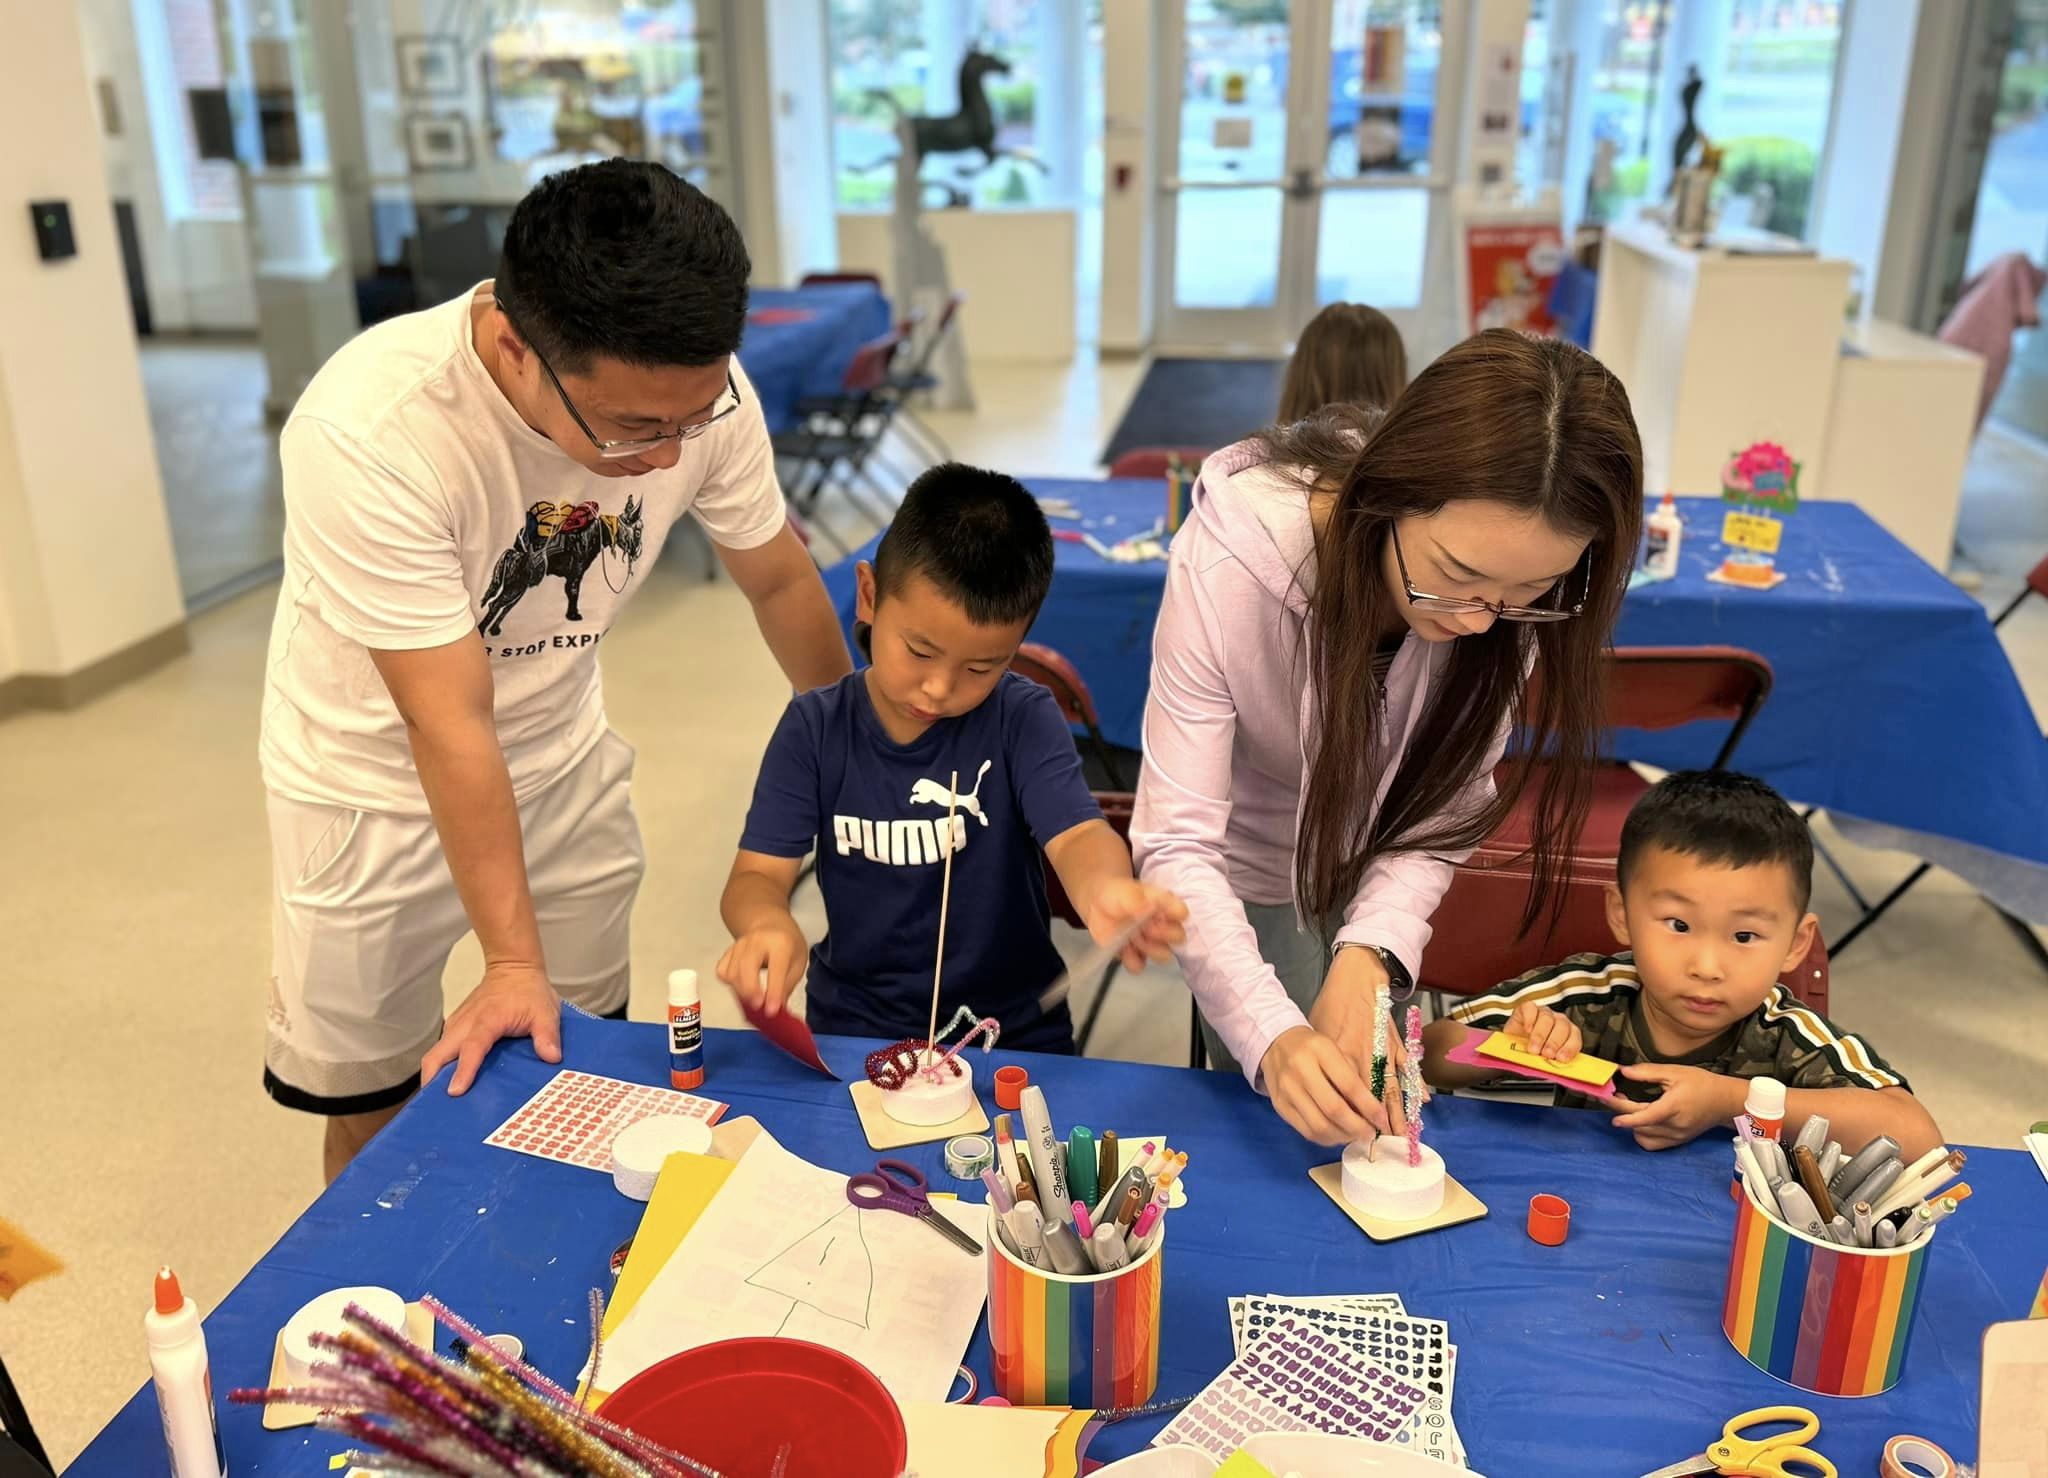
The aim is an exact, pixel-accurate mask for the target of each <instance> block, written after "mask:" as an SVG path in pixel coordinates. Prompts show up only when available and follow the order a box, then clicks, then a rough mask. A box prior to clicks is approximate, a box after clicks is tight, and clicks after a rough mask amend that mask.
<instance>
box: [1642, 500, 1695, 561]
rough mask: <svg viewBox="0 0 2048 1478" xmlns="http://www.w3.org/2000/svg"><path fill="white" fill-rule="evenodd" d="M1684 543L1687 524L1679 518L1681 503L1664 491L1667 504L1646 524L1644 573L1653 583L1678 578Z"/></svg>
mask: <svg viewBox="0 0 2048 1478" xmlns="http://www.w3.org/2000/svg"><path fill="white" fill-rule="evenodd" d="M1684 539H1685V520H1684V519H1683V518H1682V517H1680V516H1679V512H1678V500H1677V499H1676V498H1674V497H1672V495H1671V490H1670V489H1669V488H1666V489H1665V490H1664V501H1663V502H1661V503H1659V504H1658V505H1657V507H1656V510H1655V511H1654V512H1653V513H1651V514H1650V516H1649V517H1648V518H1646V519H1644V520H1643V571H1644V573H1646V574H1648V575H1649V576H1650V578H1651V579H1653V580H1670V579H1673V578H1675V577H1676V576H1677V574H1678V546H1679V545H1680V544H1681V543H1682V542H1683V541H1684Z"/></svg>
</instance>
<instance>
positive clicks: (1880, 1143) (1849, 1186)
mask: <svg viewBox="0 0 2048 1478" xmlns="http://www.w3.org/2000/svg"><path fill="white" fill-rule="evenodd" d="M1898 1157H1899V1142H1898V1141H1897V1140H1896V1139H1893V1138H1892V1137H1891V1136H1890V1135H1889V1134H1880V1135H1878V1137H1877V1138H1875V1139H1873V1140H1872V1141H1870V1143H1869V1144H1866V1145H1865V1146H1863V1148H1862V1149H1860V1150H1858V1151H1856V1153H1855V1154H1853V1155H1851V1156H1850V1157H1849V1158H1848V1159H1846V1160H1844V1161H1843V1162H1842V1163H1841V1164H1840V1165H1838V1166H1837V1167H1836V1168H1835V1173H1834V1174H1833V1175H1830V1176H1829V1177H1828V1194H1829V1195H1831V1196H1833V1197H1834V1198H1835V1199H1836V1200H1837V1201H1839V1200H1842V1199H1843V1198H1844V1197H1845V1196H1846V1195H1847V1193H1848V1192H1850V1191H1853V1190H1855V1189H1856V1188H1857V1187H1858V1186H1860V1185H1862V1183H1863V1182H1864V1180H1865V1179H1867V1178H1868V1177H1869V1175H1870V1172H1871V1171H1873V1170H1875V1169H1877V1167H1878V1166H1880V1165H1882V1164H1883V1163H1884V1162H1885V1161H1887V1160H1896V1159H1897V1158H1898ZM1855 1199H1856V1200H1867V1199H1868V1198H1867V1197H1862V1196H1859V1197H1857V1198H1855ZM1850 1204H1852V1205H1853V1204H1854V1201H1852V1202H1851V1203H1850Z"/></svg>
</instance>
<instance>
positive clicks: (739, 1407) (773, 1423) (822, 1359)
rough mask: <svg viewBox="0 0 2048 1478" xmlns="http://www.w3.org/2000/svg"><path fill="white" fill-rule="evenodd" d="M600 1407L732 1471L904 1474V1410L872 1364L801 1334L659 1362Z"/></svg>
mask: <svg viewBox="0 0 2048 1478" xmlns="http://www.w3.org/2000/svg"><path fill="white" fill-rule="evenodd" d="M599 1414H600V1415H602V1416H604V1417H606V1418H607V1419H608V1420H611V1421H615V1422H617V1423H618V1424H619V1425H620V1426H623V1427H630V1428H632V1429H633V1430H634V1431H636V1432H638V1433H639V1434H640V1435H641V1436H643V1437H647V1438H651V1439H652V1440H653V1441H655V1442H659V1443H660V1444H661V1445H662V1446H663V1447H667V1448H670V1449H672V1450H673V1451H676V1452H679V1453H681V1454H683V1455H684V1456H685V1457H687V1458H690V1459H691V1460H692V1461H694V1462H698V1463H702V1464H703V1465H704V1466H705V1467H707V1468H716V1469H718V1470H719V1471H720V1472H724V1473H766V1472H769V1471H771V1470H772V1469H773V1468H774V1466H775V1460H776V1457H777V1456H778V1455H779V1454H780V1453H781V1452H782V1451H783V1450H784V1448H785V1447H786V1448H787V1449H788V1454H789V1455H788V1457H787V1458H786V1459H785V1461H784V1463H783V1467H782V1472H783V1473H784V1474H785V1475H786V1478H898V1475H899V1474H901V1473H902V1472H903V1470H904V1469H905V1468H906V1467H908V1466H909V1460H910V1442H909V1438H908V1437H907V1436H906V1435H905V1434H904V1430H903V1413H902V1412H901V1411H899V1410H898V1409H897V1407H896V1402H895V1400H894V1398H893V1397H891V1396H890V1395H889V1392H888V1389H887V1388H886V1387H885V1386H883V1384H882V1383H881V1382H880V1381H879V1380H877V1379H875V1377H874V1374H873V1373H872V1372H871V1371H869V1370H868V1368H867V1367H866V1366H865V1365H862V1364H861V1363H860V1362H859V1361H857V1360H854V1359H852V1358H851V1357H850V1356H847V1355H842V1354H840V1353H839V1352H838V1351H837V1350H828V1349H827V1348H825V1346H823V1345H814V1344H811V1343H809V1342H807V1341H805V1340H800V1339H728V1340H721V1341H719V1342H718V1343H716V1344H709V1345H699V1346H698V1347H697V1348H696V1349H694V1350H685V1351H683V1353H682V1354H680V1355H671V1356H669V1358H668V1359H666V1360H664V1361H662V1362H661V1363H660V1364H659V1365H650V1366H649V1367H648V1368H647V1369H645V1370H643V1371H641V1372H640V1373H639V1374H638V1375H636V1376H634V1377H633V1378H632V1379H631V1380H629V1381H627V1382H626V1383H625V1384H624V1385H623V1386H621V1387H619V1389H618V1390H616V1391H614V1392H613V1393H612V1395H611V1398H610V1399H609V1400H608V1401H606V1402H605V1403H604V1405H603V1406H602V1407H601V1408H599Z"/></svg>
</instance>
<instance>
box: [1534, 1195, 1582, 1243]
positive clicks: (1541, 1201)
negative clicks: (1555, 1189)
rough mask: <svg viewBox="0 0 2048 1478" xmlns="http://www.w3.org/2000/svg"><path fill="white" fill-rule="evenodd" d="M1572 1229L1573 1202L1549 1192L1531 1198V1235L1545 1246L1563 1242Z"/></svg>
mask: <svg viewBox="0 0 2048 1478" xmlns="http://www.w3.org/2000/svg"><path fill="white" fill-rule="evenodd" d="M1571 1229H1572V1203H1571V1202H1569V1201H1567V1200H1566V1199H1565V1198H1564V1197H1563V1196H1553V1195H1551V1194H1549V1193H1548V1192H1544V1193H1542V1194H1539V1195H1534V1196H1531V1197H1530V1198H1529V1237H1530V1240H1531V1241H1535V1242H1541V1243H1542V1244H1543V1245H1544V1246H1545V1247H1557V1246H1560V1245H1562V1244H1563V1242H1564V1239H1565V1237H1566V1235H1567V1234H1568V1233H1569V1232H1570V1231H1571Z"/></svg>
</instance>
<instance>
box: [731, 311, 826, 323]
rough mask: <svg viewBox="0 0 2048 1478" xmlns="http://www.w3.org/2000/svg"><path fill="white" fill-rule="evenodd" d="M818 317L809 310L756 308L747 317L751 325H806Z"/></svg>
mask: <svg viewBox="0 0 2048 1478" xmlns="http://www.w3.org/2000/svg"><path fill="white" fill-rule="evenodd" d="M817 316H818V315H817V313H816V312H815V311H813V310H812V309H809V308H756V309H754V310H753V312H751V313H749V314H748V315H747V322H749V323H806V322H808V321H809V320H811V319H813V318H816V317H817Z"/></svg>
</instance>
